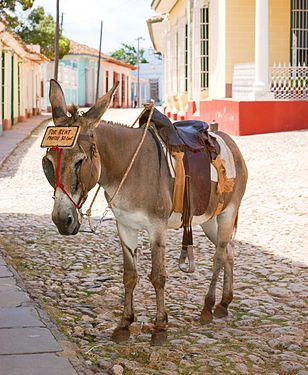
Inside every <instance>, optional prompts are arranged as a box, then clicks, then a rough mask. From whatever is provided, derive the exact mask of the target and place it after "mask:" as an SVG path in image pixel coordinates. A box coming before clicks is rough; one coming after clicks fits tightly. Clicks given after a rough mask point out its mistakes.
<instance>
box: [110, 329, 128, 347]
mask: <svg viewBox="0 0 308 375" xmlns="http://www.w3.org/2000/svg"><path fill="white" fill-rule="evenodd" d="M129 337H130V332H129V329H128V328H116V329H115V330H114V331H113V333H112V336H111V339H112V341H114V342H115V343H117V344H121V343H123V342H126V341H128V340H129Z"/></svg>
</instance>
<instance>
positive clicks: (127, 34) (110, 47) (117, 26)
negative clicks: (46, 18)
mask: <svg viewBox="0 0 308 375" xmlns="http://www.w3.org/2000/svg"><path fill="white" fill-rule="evenodd" d="M38 5H41V6H43V7H44V8H45V10H46V12H48V13H51V14H52V15H53V16H55V12H56V5H55V0H36V1H35V6H38ZM150 5H151V0H112V1H110V0H87V1H84V0H82V1H81V0H60V12H63V13H64V25H63V29H64V35H65V36H67V37H69V38H70V39H74V40H75V41H77V42H79V43H84V44H87V45H89V46H91V47H95V48H98V45H99V31H100V21H101V20H103V25H104V26H103V42H102V50H103V51H104V52H112V51H114V50H116V49H117V48H119V47H120V46H121V43H129V44H136V43H137V42H136V38H137V37H138V36H142V37H144V38H145V39H146V40H145V41H142V42H141V46H142V47H146V48H147V47H151V41H150V38H149V35H148V29H147V25H146V19H147V18H149V17H151V15H153V14H154V12H153V11H152V10H151V6H150Z"/></svg>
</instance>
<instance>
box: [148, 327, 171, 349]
mask: <svg viewBox="0 0 308 375" xmlns="http://www.w3.org/2000/svg"><path fill="white" fill-rule="evenodd" d="M167 338H168V333H167V331H166V330H160V329H158V330H157V329H155V330H154V332H153V333H152V337H151V345H152V346H162V345H164V344H165V343H166V341H167Z"/></svg>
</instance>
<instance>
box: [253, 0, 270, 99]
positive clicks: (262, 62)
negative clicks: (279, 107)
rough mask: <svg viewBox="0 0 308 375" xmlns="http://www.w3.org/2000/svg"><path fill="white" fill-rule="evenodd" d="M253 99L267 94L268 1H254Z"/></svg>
mask: <svg viewBox="0 0 308 375" xmlns="http://www.w3.org/2000/svg"><path fill="white" fill-rule="evenodd" d="M253 91H254V97H255V99H259V98H262V97H263V98H264V97H265V96H266V95H267V94H268V93H269V82H268V0H256V20H255V82H254V84H253Z"/></svg>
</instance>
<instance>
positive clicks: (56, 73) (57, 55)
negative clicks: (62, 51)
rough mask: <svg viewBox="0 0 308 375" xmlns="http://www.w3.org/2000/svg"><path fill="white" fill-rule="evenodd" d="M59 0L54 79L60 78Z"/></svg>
mask: <svg viewBox="0 0 308 375" xmlns="http://www.w3.org/2000/svg"><path fill="white" fill-rule="evenodd" d="M59 16H60V12H59V0H57V15H56V35H55V73H54V79H55V80H57V79H58V66H59V37H60V32H59V29H60V27H59V26H60V25H59Z"/></svg>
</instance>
